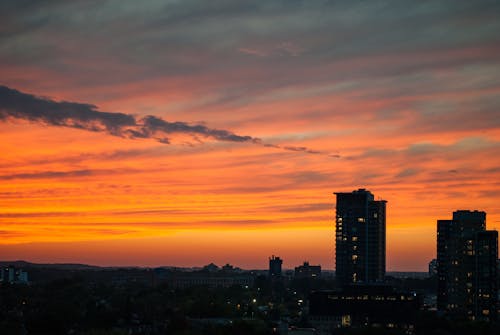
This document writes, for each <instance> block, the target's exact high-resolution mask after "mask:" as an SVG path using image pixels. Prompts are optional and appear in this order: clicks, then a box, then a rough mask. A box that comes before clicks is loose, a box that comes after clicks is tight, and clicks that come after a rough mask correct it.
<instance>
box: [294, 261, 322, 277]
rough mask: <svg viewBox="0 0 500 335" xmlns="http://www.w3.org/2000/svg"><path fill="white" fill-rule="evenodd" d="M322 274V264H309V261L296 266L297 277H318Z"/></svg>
mask: <svg viewBox="0 0 500 335" xmlns="http://www.w3.org/2000/svg"><path fill="white" fill-rule="evenodd" d="M320 276H321V265H309V262H304V264H302V265H300V266H297V267H295V278H318V277H320Z"/></svg>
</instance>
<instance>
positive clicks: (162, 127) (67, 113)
mask: <svg viewBox="0 0 500 335" xmlns="http://www.w3.org/2000/svg"><path fill="white" fill-rule="evenodd" d="M10 118H14V119H23V120H28V121H32V122H39V123H42V124H47V125H51V126H59V127H69V128H77V129H83V130H88V131H94V132H104V133H108V134H110V135H113V136H119V137H124V138H129V139H137V138H143V139H155V140H157V141H158V142H160V143H164V144H170V139H169V137H168V136H167V135H171V134H180V133H182V134H189V135H191V136H193V138H195V139H196V140H197V141H199V136H202V137H204V138H211V139H214V140H217V141H225V142H239V143H243V142H249V143H254V144H259V145H264V146H267V147H274V148H280V149H284V150H288V151H300V152H305V153H309V154H319V153H321V152H319V151H316V150H312V149H309V148H307V147H295V146H279V145H274V144H265V143H263V142H262V140H261V139H260V138H257V137H252V136H242V135H237V134H235V133H233V132H231V131H229V130H224V129H215V128H209V127H207V126H204V125H202V124H189V123H186V122H181V121H175V122H170V121H166V120H164V119H162V118H159V117H157V116H154V115H147V116H145V117H143V118H139V117H137V116H134V115H131V114H124V113H110V112H101V111H99V110H98V108H97V106H95V105H92V104H85V103H77V102H68V101H60V102H58V101H54V100H51V99H49V98H45V97H38V96H35V95H32V94H27V93H23V92H20V91H18V90H15V89H12V88H9V87H7V86H1V85H0V120H3V121H6V120H8V119H10Z"/></svg>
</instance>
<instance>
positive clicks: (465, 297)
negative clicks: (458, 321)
mask: <svg viewBox="0 0 500 335" xmlns="http://www.w3.org/2000/svg"><path fill="white" fill-rule="evenodd" d="M497 258H498V232H497V231H488V230H486V213H485V212H482V211H468V210H467V211H465V210H460V211H456V212H454V213H453V218H452V220H438V221H437V275H438V296H437V308H438V310H439V311H442V312H444V313H447V314H448V315H450V316H453V317H458V318H465V319H469V320H483V321H491V320H495V319H496V318H497V303H498V297H497V293H498V287H497V285H498V284H497V278H498V273H497V272H498V268H497Z"/></svg>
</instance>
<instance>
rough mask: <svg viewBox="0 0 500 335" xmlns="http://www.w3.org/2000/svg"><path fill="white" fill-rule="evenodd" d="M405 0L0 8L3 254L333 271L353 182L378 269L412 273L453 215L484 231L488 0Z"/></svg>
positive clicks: (493, 222)
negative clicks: (381, 220)
mask: <svg viewBox="0 0 500 335" xmlns="http://www.w3.org/2000/svg"><path fill="white" fill-rule="evenodd" d="M404 3H405V2H400V1H393V2H387V3H386V2H376V3H375V2H368V3H364V2H363V3H361V4H352V3H350V2H344V3H342V2H339V3H336V4H335V5H328V4H327V3H323V2H314V1H313V2H311V3H308V2H306V3H304V4H299V3H293V4H292V3H291V2H290V3H289V2H287V1H271V2H269V3H268V2H264V3H262V4H260V5H259V4H254V3H253V2H246V1H243V2H239V1H236V2H232V1H227V2H226V1H220V2H219V1H216V2H214V3H213V4H212V2H201V3H199V2H192V1H181V2H175V3H168V2H167V4H164V2H163V1H158V2H154V1H153V2H148V3H147V4H139V3H137V2H135V1H105V2H96V3H94V2H86V1H81V2H80V1H75V2H67V3H66V2H61V3H59V2H54V3H52V2H50V3H49V4H45V5H43V4H42V3H38V2H32V3H30V2H28V3H26V4H24V5H22V4H20V5H6V6H5V8H2V7H3V5H0V8H1V10H0V19H1V21H0V22H2V28H1V34H0V41H1V42H0V86H2V87H3V88H4V89H2V90H1V92H0V153H1V160H0V180H1V183H0V237H1V238H0V258H2V259H5V260H12V259H24V260H28V261H33V262H72V263H77V262H78V263H89V264H96V265H140V266H157V265H176V266H201V265H204V264H207V263H210V262H214V263H216V264H219V265H222V264H225V263H231V264H234V265H236V266H240V267H243V268H265V267H266V264H267V257H268V256H270V255H272V254H275V255H279V256H280V257H281V258H283V259H284V264H283V266H284V267H285V268H292V267H294V266H297V265H298V264H300V263H301V262H302V261H304V260H308V261H310V262H311V263H312V264H321V265H322V266H323V268H325V269H333V268H334V250H335V248H334V246H335V245H334V242H335V241H334V235H335V231H334V227H335V226H334V215H335V197H334V196H333V194H332V193H333V192H350V191H352V190H355V189H358V188H366V189H368V190H370V191H371V192H372V193H373V194H375V196H376V197H381V198H382V199H384V200H387V201H388V203H387V268H388V270H389V271H394V270H395V271H398V270H400V271H411V270H415V271H425V270H426V267H427V263H428V262H429V261H430V260H431V259H432V258H434V257H435V253H436V251H435V250H436V220H437V219H446V218H448V217H450V215H451V213H452V212H453V211H455V210H457V209H471V210H474V209H478V210H482V211H485V212H486V213H487V227H488V229H499V228H500V205H499V204H500V195H499V190H500V109H499V106H500V76H499V75H498V74H499V73H500V43H499V42H500V35H499V33H498V32H499V31H500V21H499V20H498V13H499V12H500V8H499V6H498V5H497V6H492V7H495V8H489V6H487V5H482V3H483V2H481V1H479V2H465V1H464V2H456V3H453V2H451V3H447V4H448V5H446V4H445V3H444V2H443V3H441V2H438V3H436V5H433V4H431V3H427V2H423V3H414V2H406V4H404ZM266 4H268V5H266ZM382 4H384V5H382ZM408 4H411V6H410V7H415V8H413V9H409V8H407V7H408ZM14 92H17V93H14ZM16 94H19V96H20V97H22V98H19V99H20V100H22V99H26V100H28V99H31V98H30V97H34V99H35V100H36V101H37V104H41V102H40V101H50V102H51V103H53V104H54V106H62V107H60V108H61V109H62V108H66V107H64V106H63V102H70V103H78V104H90V105H94V107H92V108H90V107H89V109H88V110H87V109H85V108H83V107H82V109H84V110H85V113H88V111H89V110H93V111H95V112H97V113H101V112H106V113H122V114H123V115H125V116H123V119H124V120H125V119H127V118H128V119H130V120H131V121H130V122H131V123H126V124H125V121H123V122H124V126H123V127H121V128H119V129H116V128H112V129H111V128H107V126H108V124H107V123H105V122H108V121H101V119H99V120H97V121H96V120H92V121H86V123H84V124H83V123H82V124H76V123H75V122H77V121H78V119H77V118H76V117H74V116H71V118H69V119H66V120H65V123H57V122H55V121H54V120H52V119H50V118H48V117H46V118H42V117H40V116H35V115H34V113H35V112H37V113H38V112H40V113H43V112H44V111H42V110H41V109H40V110H37V111H35V110H34V109H37V108H38V107H33V106H35V105H29V104H28V103H24V102H23V104H21V102H19V101H20V100H16V101H15V102H11V100H8V99H10V97H12V96H14V95H16ZM30 101H31V100H30ZM14 104H15V106H14ZM36 106H38V105H36ZM14 108H17V109H16V110H14ZM57 108H59V107H57ZM75 108H76V107H75ZM86 108H87V107H86ZM75 110H76V109H75ZM71 115H76V112H75V114H71ZM78 115H84V114H78ZM85 115H87V114H85ZM96 115H98V117H100V116H99V115H101V114H96ZM113 115H116V114H109V119H111V117H113ZM149 115H151V116H154V118H152V119H147V116H149ZM109 119H106V120H109ZM128 119H127V120H128ZM68 120H70V121H68ZM159 120H164V121H165V122H168V124H164V123H162V122H163V121H159ZM109 122H111V121H109ZM127 122H129V121H127ZM148 122H150V123H148ZM176 122H177V123H176ZM170 123H175V124H170ZM159 124H161V127H163V128H161V127H160V126H158V125H159ZM91 127H93V128H92V129H91ZM110 129H111V130H110ZM166 129H168V131H167V130H166Z"/></svg>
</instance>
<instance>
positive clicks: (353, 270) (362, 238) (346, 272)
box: [334, 189, 387, 285]
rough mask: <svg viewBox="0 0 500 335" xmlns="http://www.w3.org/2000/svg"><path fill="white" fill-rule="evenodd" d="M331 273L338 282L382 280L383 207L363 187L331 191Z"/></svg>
mask: <svg viewBox="0 0 500 335" xmlns="http://www.w3.org/2000/svg"><path fill="white" fill-rule="evenodd" d="M334 194H335V195H336V196H337V206H336V212H337V213H336V236H335V240H336V244H335V252H336V254H335V261H336V264H335V273H336V278H337V281H338V282H339V283H340V284H343V285H345V284H351V283H358V282H361V283H373V282H382V281H383V280H384V277H385V208H386V203H387V201H385V200H375V199H374V196H373V194H372V193H371V192H370V191H367V190H365V189H359V190H357V191H353V192H350V193H334Z"/></svg>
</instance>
